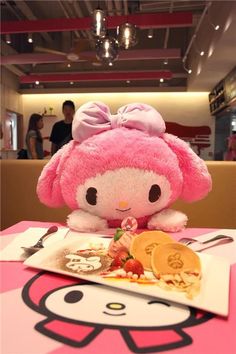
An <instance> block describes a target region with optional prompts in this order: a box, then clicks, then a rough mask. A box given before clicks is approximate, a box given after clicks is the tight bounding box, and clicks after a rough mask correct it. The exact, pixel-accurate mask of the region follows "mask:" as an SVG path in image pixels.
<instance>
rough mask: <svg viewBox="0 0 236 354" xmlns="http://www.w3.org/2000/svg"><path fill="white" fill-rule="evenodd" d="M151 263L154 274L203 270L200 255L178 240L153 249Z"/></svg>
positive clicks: (198, 271)
mask: <svg viewBox="0 0 236 354" xmlns="http://www.w3.org/2000/svg"><path fill="white" fill-rule="evenodd" d="M151 265H152V270H153V273H154V274H158V275H160V274H178V273H181V272H193V273H194V272H195V273H200V272H201V263H200V259H199V257H198V255H197V254H196V253H195V252H194V251H192V250H191V249H190V248H188V247H187V246H184V245H182V244H181V243H178V242H172V243H166V244H162V245H159V246H158V247H156V248H155V249H154V250H153V253H152V258H151Z"/></svg>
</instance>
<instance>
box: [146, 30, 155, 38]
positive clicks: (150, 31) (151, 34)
mask: <svg viewBox="0 0 236 354" xmlns="http://www.w3.org/2000/svg"><path fill="white" fill-rule="evenodd" d="M147 36H148V38H153V36H154V34H153V28H149V30H148V35H147Z"/></svg>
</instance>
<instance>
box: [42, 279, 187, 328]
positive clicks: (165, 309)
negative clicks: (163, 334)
mask: <svg viewBox="0 0 236 354" xmlns="http://www.w3.org/2000/svg"><path fill="white" fill-rule="evenodd" d="M95 298H96V299H95ZM45 306H46V308H47V309H48V310H49V311H50V312H52V313H54V314H57V315H59V316H62V317H65V318H69V319H73V320H78V321H84V322H90V323H101V324H105V325H117V326H122V325H123V326H136V327H142V326H145V327H154V326H168V325H174V324H177V323H181V322H183V321H185V320H186V319H187V318H189V316H190V310H189V308H188V307H187V306H184V305H176V304H172V303H171V302H169V301H162V300H159V299H155V298H150V297H146V296H143V295H137V294H136V295H135V296H134V295H133V294H130V293H128V292H122V291H119V292H116V291H115V290H114V289H110V288H108V287H105V286H103V285H74V286H70V287H66V288H63V289H59V290H56V291H55V292H53V293H52V294H50V295H49V296H48V298H47V299H46V302H45Z"/></svg>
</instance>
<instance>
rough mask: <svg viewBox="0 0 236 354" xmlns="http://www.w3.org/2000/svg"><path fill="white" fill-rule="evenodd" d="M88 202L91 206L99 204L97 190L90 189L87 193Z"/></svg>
mask: <svg viewBox="0 0 236 354" xmlns="http://www.w3.org/2000/svg"><path fill="white" fill-rule="evenodd" d="M86 200H87V202H88V203H89V204H91V205H96V204H97V190H96V188H93V187H90V188H88V190H87V193H86Z"/></svg>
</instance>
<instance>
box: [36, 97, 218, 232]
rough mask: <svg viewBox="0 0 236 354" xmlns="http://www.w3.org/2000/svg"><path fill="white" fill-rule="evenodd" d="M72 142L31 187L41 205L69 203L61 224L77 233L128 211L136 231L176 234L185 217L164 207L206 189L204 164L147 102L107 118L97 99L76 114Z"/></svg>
mask: <svg viewBox="0 0 236 354" xmlns="http://www.w3.org/2000/svg"><path fill="white" fill-rule="evenodd" d="M72 135H73V139H74V140H72V141H71V142H69V143H68V144H66V145H65V146H64V147H63V148H62V149H60V150H59V151H58V152H57V153H56V154H55V155H54V156H53V157H52V159H51V160H50V161H49V163H48V164H47V165H46V166H45V167H44V169H43V171H42V173H41V176H40V178H39V181H38V185H37V193H38V196H39V199H40V201H41V202H42V203H44V204H46V205H47V206H49V207H60V206H63V205H64V204H66V205H68V206H69V207H70V208H71V209H72V210H73V211H72V213H71V214H70V215H69V216H68V220H67V223H68V226H69V227H70V228H71V229H74V230H78V231H98V230H103V229H106V228H108V227H120V224H121V221H122V220H123V219H124V218H125V217H127V216H133V217H135V218H136V219H137V221H138V226H139V228H146V227H148V228H149V229H159V230H163V231H170V232H171V231H179V230H181V229H183V228H184V227H185V225H186V223H187V216H186V215H185V214H183V213H182V212H179V211H176V210H173V209H170V208H169V207H170V205H171V204H172V203H173V202H174V201H175V200H176V199H177V198H181V199H182V200H184V201H186V202H193V201H196V200H199V199H202V198H203V197H205V196H206V195H207V194H208V192H209V191H210V190H211V177H210V175H209V173H208V171H207V167H206V165H205V163H204V161H203V160H202V159H200V158H199V157H198V156H197V155H196V154H195V153H194V152H193V150H192V149H191V148H190V147H189V146H188V144H187V143H185V142H184V141H183V140H181V139H178V138H177V137H176V136H174V135H171V134H167V133H165V122H164V120H163V119H162V117H161V115H160V114H159V113H158V112H157V111H156V110H155V109H154V108H153V107H151V106H149V105H146V104H142V103H133V104H128V105H126V106H123V107H121V108H119V110H118V112H117V114H115V115H112V114H111V113H110V110H109V108H108V107H107V106H106V105H105V104H104V103H102V102H88V103H87V104H84V105H83V106H81V107H80V108H79V109H78V111H77V112H76V114H75V117H74V120H73V126H72Z"/></svg>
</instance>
